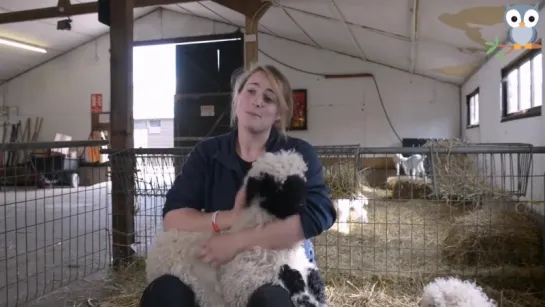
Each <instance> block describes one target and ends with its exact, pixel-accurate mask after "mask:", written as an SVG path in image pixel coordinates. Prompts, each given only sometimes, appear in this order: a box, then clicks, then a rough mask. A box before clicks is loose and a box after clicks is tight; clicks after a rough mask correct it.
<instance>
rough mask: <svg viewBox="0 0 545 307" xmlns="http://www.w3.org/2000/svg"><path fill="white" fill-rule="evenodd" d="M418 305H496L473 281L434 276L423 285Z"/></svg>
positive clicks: (455, 306)
mask: <svg viewBox="0 0 545 307" xmlns="http://www.w3.org/2000/svg"><path fill="white" fill-rule="evenodd" d="M423 292H424V293H423V295H422V300H421V301H420V307H497V305H496V302H495V301H494V300H492V299H489V298H488V296H486V294H485V293H484V292H483V290H482V288H481V287H479V286H477V285H476V284H475V283H474V282H471V281H468V280H465V281H462V280H460V279H458V278H455V277H448V278H436V279H435V280H434V281H432V282H430V283H429V284H427V285H426V286H425V287H424V291H423Z"/></svg>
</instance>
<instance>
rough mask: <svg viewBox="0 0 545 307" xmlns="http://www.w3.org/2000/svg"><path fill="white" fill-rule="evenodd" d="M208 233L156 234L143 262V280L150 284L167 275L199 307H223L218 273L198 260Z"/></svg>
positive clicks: (159, 232) (179, 232) (175, 232)
mask: <svg viewBox="0 0 545 307" xmlns="http://www.w3.org/2000/svg"><path fill="white" fill-rule="evenodd" d="M213 235H214V234H212V233H204V232H184V231H177V230H170V231H158V232H157V233H156V236H155V240H154V241H155V242H154V243H153V245H152V247H151V249H150V250H149V251H148V255H147V259H146V278H147V281H148V282H152V281H153V280H155V279H156V278H158V277H160V276H162V275H165V274H169V275H173V276H176V277H178V278H179V279H180V280H181V281H183V282H184V283H185V284H186V285H188V286H189V287H190V288H191V289H192V290H193V291H194V292H195V300H196V301H197V303H198V305H199V306H201V307H223V306H224V305H225V304H224V301H223V298H222V295H221V287H220V284H219V276H218V272H219V271H218V269H217V268H214V267H213V266H212V265H210V264H207V263H204V262H202V261H201V260H200V259H199V255H198V252H199V248H200V246H201V245H202V243H204V242H205V241H206V240H207V239H208V238H210V237H211V236H213Z"/></svg>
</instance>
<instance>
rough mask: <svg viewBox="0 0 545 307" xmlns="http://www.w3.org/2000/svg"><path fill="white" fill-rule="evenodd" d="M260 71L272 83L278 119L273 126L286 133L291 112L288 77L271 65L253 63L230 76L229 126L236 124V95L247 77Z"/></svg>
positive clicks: (291, 95)
mask: <svg viewBox="0 0 545 307" xmlns="http://www.w3.org/2000/svg"><path fill="white" fill-rule="evenodd" d="M257 72H262V73H263V74H265V76H266V77H267V79H268V80H269V82H270V83H271V85H272V91H273V92H274V94H275V95H276V97H277V105H278V110H279V112H280V120H278V121H276V122H275V124H274V125H275V126H276V128H277V129H278V130H280V132H282V133H284V134H285V133H286V129H287V128H288V126H289V124H290V122H291V117H292V114H293V94H292V88H291V84H290V82H289V81H288V78H287V77H286V76H285V75H284V74H283V73H282V72H280V70H278V68H276V67H274V66H272V65H255V66H252V67H251V68H250V69H248V70H246V71H239V72H238V74H237V72H235V73H234V74H233V78H232V80H231V81H232V82H231V84H232V87H233V95H232V96H233V100H232V101H231V126H234V125H235V124H236V108H237V101H238V95H239V94H240V92H241V91H242V89H243V88H244V85H246V82H248V79H249V78H250V77H251V76H252V75H253V74H255V73H257Z"/></svg>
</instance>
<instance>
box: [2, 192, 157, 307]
mask: <svg viewBox="0 0 545 307" xmlns="http://www.w3.org/2000/svg"><path fill="white" fill-rule="evenodd" d="M109 193H110V185H109V184H107V183H103V184H99V185H94V186H91V187H79V188H77V189H71V188H60V187H55V188H53V189H35V188H25V187H18V188H17V189H16V190H15V189H13V188H10V187H7V188H5V189H4V191H2V192H0V248H1V249H0V306H6V307H11V306H21V305H22V304H23V303H25V302H31V301H33V300H34V299H36V298H41V299H38V300H36V301H34V302H31V303H30V304H27V305H28V306H44V307H45V306H56V307H59V306H64V305H65V304H64V303H61V302H68V301H71V300H79V299H81V297H80V296H81V295H86V294H82V293H83V292H81V291H79V290H74V289H78V288H80V290H85V291H87V292H88V291H91V292H94V293H98V292H101V289H100V287H99V286H100V282H95V283H94V286H93V287H91V286H90V284H89V280H93V279H94V280H98V281H100V279H101V278H103V277H104V275H103V274H104V272H105V271H107V268H108V266H109V264H110V263H111V261H110V244H111V243H110V240H111V239H110V236H109V233H110V232H109V230H108V229H110V228H111V227H110V225H111V220H110V219H111V217H110V215H109V212H110V203H111V201H110V194H109ZM137 200H138V207H137V208H138V211H139V216H138V218H137V219H136V228H137V229H136V230H137V238H136V241H137V244H135V247H134V248H135V249H136V250H138V251H139V252H145V250H144V249H143V247H145V246H146V242H147V241H149V238H151V237H152V236H153V232H154V230H155V229H156V227H157V224H160V221H161V208H162V202H163V200H162V199H161V198H160V197H139V199H137ZM84 277H86V278H85V279H84ZM75 281H77V282H75ZM74 282H75V283H74ZM97 285H98V287H97ZM52 292H53V293H52ZM55 293H56V294H55ZM89 295H90V294H89ZM44 296H46V297H47V299H45V298H44ZM70 306H72V304H70Z"/></svg>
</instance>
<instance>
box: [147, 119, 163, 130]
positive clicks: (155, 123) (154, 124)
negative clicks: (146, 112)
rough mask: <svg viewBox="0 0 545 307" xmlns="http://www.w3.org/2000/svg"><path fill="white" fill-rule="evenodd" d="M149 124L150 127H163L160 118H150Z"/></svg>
mask: <svg viewBox="0 0 545 307" xmlns="http://www.w3.org/2000/svg"><path fill="white" fill-rule="evenodd" d="M149 126H150V127H156V128H161V120H159V119H153V120H150V121H149Z"/></svg>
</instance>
